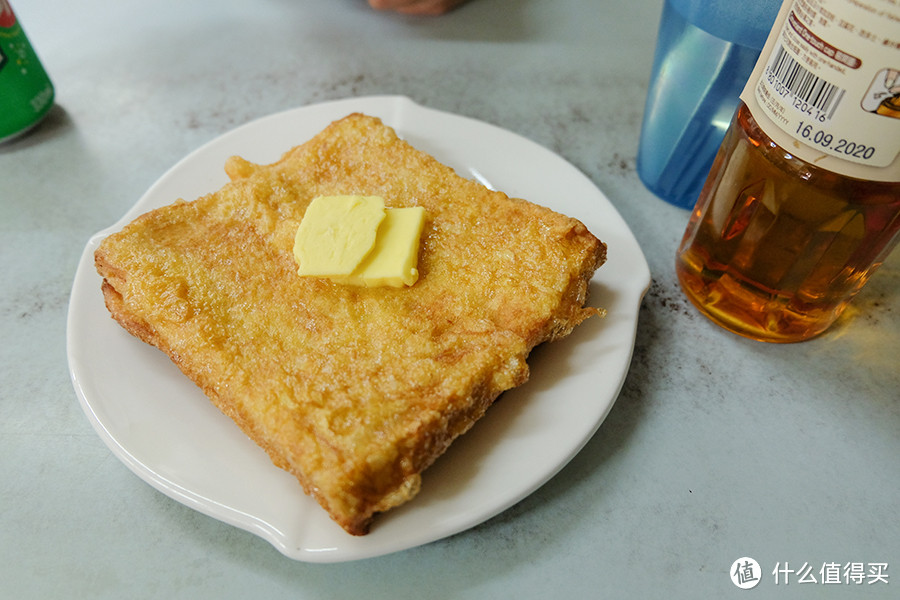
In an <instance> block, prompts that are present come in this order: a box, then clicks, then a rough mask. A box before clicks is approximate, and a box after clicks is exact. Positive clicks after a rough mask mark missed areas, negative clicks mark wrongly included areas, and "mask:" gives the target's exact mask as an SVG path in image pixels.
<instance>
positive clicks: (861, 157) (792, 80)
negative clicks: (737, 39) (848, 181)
mask: <svg viewBox="0 0 900 600" xmlns="http://www.w3.org/2000/svg"><path fill="white" fill-rule="evenodd" d="M741 99H742V100H743V101H744V102H745V103H746V104H747V105H748V107H749V109H750V112H751V114H753V116H754V118H755V119H756V120H757V122H758V123H759V125H760V127H761V128H762V129H763V131H765V132H766V134H767V135H769V137H771V138H772V139H773V140H774V141H775V142H776V143H777V144H778V145H780V146H782V147H784V148H786V149H788V150H789V151H790V152H792V153H794V154H795V155H796V156H797V157H799V158H801V159H803V160H805V161H807V162H810V163H813V164H816V165H818V166H821V167H823V168H826V169H829V170H831V171H835V172H838V173H841V174H844V175H848V176H851V177H859V178H863V179H873V180H884V181H897V180H900V3H898V1H897V0H786V1H785V3H784V4H783V5H782V8H781V12H780V13H779V15H778V19H776V21H775V25H774V27H773V29H772V33H771V34H770V35H769V39H768V41H767V42H766V46H765V48H764V49H763V52H762V55H761V56H760V59H759V61H758V62H757V64H756V69H755V70H754V72H753V75H751V77H750V80H749V81H748V83H747V86H746V87H745V89H744V92H743V94H742V95H741Z"/></svg>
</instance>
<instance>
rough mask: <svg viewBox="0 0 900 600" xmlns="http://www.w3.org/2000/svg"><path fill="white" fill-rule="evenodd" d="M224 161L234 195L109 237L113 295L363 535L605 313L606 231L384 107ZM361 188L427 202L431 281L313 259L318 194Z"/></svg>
mask: <svg viewBox="0 0 900 600" xmlns="http://www.w3.org/2000/svg"><path fill="white" fill-rule="evenodd" d="M225 170H226V172H227V174H228V176H229V178H230V180H231V181H229V182H228V183H227V184H225V185H224V186H223V187H222V188H221V189H219V190H218V191H216V192H213V193H210V194H208V195H206V196H203V197H201V198H198V199H196V200H193V201H190V202H186V201H183V200H177V201H176V202H174V203H173V204H171V205H169V206H165V207H162V208H159V209H156V210H153V211H151V212H148V213H146V214H144V215H142V216H140V217H138V218H137V219H135V220H134V221H133V222H131V223H130V224H128V225H126V226H125V227H124V228H123V229H122V230H121V231H119V232H117V233H114V234H112V235H110V236H109V237H107V238H106V239H105V240H104V241H103V242H102V243H101V245H100V246H99V247H98V249H97V251H96V253H95V262H96V267H97V271H98V272H99V274H100V275H101V276H102V277H103V283H102V290H103V294H104V298H105V302H106V306H107V307H108V309H109V311H110V313H111V315H112V317H113V318H114V319H115V320H116V321H118V322H119V323H120V324H121V325H122V326H123V327H124V328H125V329H126V330H127V331H129V332H130V333H131V334H133V335H135V336H136V337H138V338H140V339H141V340H143V341H145V342H147V343H149V344H152V345H154V346H156V347H157V348H159V349H160V350H162V351H163V352H165V353H166V354H167V355H168V356H169V357H170V358H171V359H172V361H173V362H174V363H175V364H176V365H177V366H178V367H179V369H181V371H182V372H183V373H184V374H185V375H187V376H188V377H189V378H190V379H191V380H193V381H194V383H196V384H197V385H198V386H199V387H200V388H201V389H202V390H203V391H204V392H205V393H206V394H207V396H208V397H209V398H210V399H211V400H212V402H213V403H214V404H215V405H216V406H217V407H218V408H219V409H221V410H222V411H223V412H224V413H225V414H227V415H228V416H229V417H231V418H232V419H233V420H234V421H235V423H236V424H237V425H238V426H239V427H240V428H241V429H242V430H243V431H244V432H245V433H246V434H247V435H248V436H249V437H250V438H251V439H253V440H254V441H255V442H256V443H257V444H259V445H260V446H261V447H262V448H263V449H264V450H265V451H266V452H267V453H268V454H269V456H270V457H271V459H272V461H273V462H274V464H276V465H277V466H279V467H281V468H283V469H285V470H287V471H289V472H290V473H292V474H293V475H294V476H296V478H297V479H298V480H299V482H300V484H301V485H302V487H303V489H304V491H305V492H306V493H307V494H310V495H311V496H313V497H314V498H315V499H316V500H317V501H318V502H319V504H320V505H321V506H322V507H323V508H324V509H325V510H326V511H327V512H328V514H329V515H330V516H331V518H332V519H334V521H336V522H337V523H338V524H339V525H340V526H341V527H343V528H344V529H345V530H346V531H347V532H349V533H351V534H354V535H363V534H365V533H367V532H368V530H369V526H370V523H371V521H372V518H373V516H374V515H375V514H376V513H379V512H383V511H386V510H388V509H390V508H392V507H394V506H397V505H399V504H402V503H404V502H406V501H408V500H410V499H411V498H412V497H414V496H415V494H416V493H417V491H418V489H419V486H420V482H421V473H422V471H424V470H425V469H426V468H427V467H428V466H429V465H430V464H432V462H433V461H434V460H435V459H436V458H438V457H439V456H440V455H441V454H442V453H443V452H444V451H445V450H446V449H447V447H448V446H449V445H450V443H451V442H452V441H453V440H454V439H455V438H457V437H458V436H460V435H461V434H463V433H464V432H465V431H467V430H468V429H469V428H470V427H472V425H473V424H474V423H475V422H476V421H477V420H478V419H479V418H480V417H481V416H482V415H483V414H484V413H485V411H486V410H487V409H488V407H489V406H490V404H491V403H492V402H493V401H494V400H495V399H496V398H497V397H498V396H499V395H500V394H501V393H502V392H503V391H505V390H508V389H510V388H513V387H515V386H518V385H520V384H522V383H523V382H525V381H526V379H527V378H528V374H529V368H528V364H527V362H526V358H527V357H528V355H529V352H530V351H531V349H532V348H533V347H534V346H536V345H537V344H540V343H542V342H545V341H550V340H554V339H558V338H561V337H563V336H565V335H567V334H569V333H570V332H571V331H572V329H573V328H574V327H575V326H576V325H577V324H578V323H580V322H581V321H582V320H584V319H585V318H587V317H589V316H591V315H593V314H597V313H598V312H601V311H599V310H598V309H595V308H590V307H586V306H585V301H586V297H587V291H588V282H589V281H590V279H591V277H592V275H593V273H594V271H595V270H596V269H597V268H598V267H599V266H600V265H601V264H602V263H603V262H604V260H605V256H606V246H605V245H604V244H603V243H602V242H601V241H600V240H598V239H597V238H596V237H595V236H594V235H592V234H591V233H590V232H589V231H588V230H587V228H586V227H585V226H584V225H583V224H582V223H581V222H579V221H577V220H576V219H573V218H569V217H567V216H564V215H561V214H558V213H556V212H553V211H551V210H549V209H547V208H544V207H541V206H538V205H536V204H533V203H530V202H527V201H525V200H521V199H514V198H510V197H508V196H507V195H505V194H503V193H501V192H496V191H491V190H489V189H487V188H486V187H485V186H483V185H481V184H480V183H477V182H473V181H470V180H468V179H465V178H463V177H461V176H459V175H457V174H456V173H455V172H454V171H453V170H452V169H450V168H449V167H447V166H445V165H442V164H441V163H439V162H438V161H437V160H435V159H434V158H432V157H431V156H429V155H427V154H426V153H423V152H421V151H419V150H416V149H415V148H413V147H412V146H411V145H410V144H408V143H407V142H405V141H403V140H402V139H400V138H399V137H398V136H397V134H396V133H395V132H394V131H393V130H392V129H391V128H390V127H387V126H386V125H384V124H383V123H382V122H381V121H380V120H379V119H377V118H374V117H370V116H366V115H362V114H352V115H349V116H348V117H346V118H343V119H341V120H338V121H335V122H334V123H332V124H330V125H329V126H328V127H326V128H325V129H324V130H323V131H322V132H321V133H319V134H318V135H316V136H315V137H314V138H312V139H311V140H309V141H308V142H306V143H304V144H302V145H300V146H297V147H295V148H293V149H291V150H289V151H288V152H286V153H285V154H284V155H283V156H282V157H281V159H280V160H278V161H277V162H275V163H273V164H269V165H256V164H253V163H250V162H248V161H247V160H245V159H242V158H239V157H232V158H231V159H229V160H228V161H227V164H226V165H225ZM346 194H359V195H378V196H381V197H383V198H384V200H385V204H386V205H387V206H389V207H405V206H422V207H424V208H425V210H426V214H427V218H426V223H425V228H424V231H423V234H422V240H421V246H420V250H419V263H418V268H419V280H418V282H416V283H415V285H413V286H411V287H408V288H399V289H398V288H389V287H377V288H365V287H355V286H350V285H341V284H338V283H333V282H331V281H328V280H327V279H317V278H305V277H299V276H298V275H297V265H296V263H295V261H294V257H293V253H292V244H293V240H294V234H295V232H296V230H297V227H298V225H299V223H300V220H301V219H302V217H303V214H304V211H305V208H306V206H307V205H308V203H309V202H310V201H311V200H312V199H313V198H314V197H316V196H321V195H346Z"/></svg>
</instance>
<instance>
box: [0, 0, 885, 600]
mask: <svg viewBox="0 0 900 600" xmlns="http://www.w3.org/2000/svg"><path fill="white" fill-rule="evenodd" d="M13 4H14V8H15V10H16V12H17V14H18V16H19V19H20V20H21V22H22V23H23V25H24V27H25V29H26V31H27V32H28V34H29V37H30V39H31V42H32V43H33V45H34V46H35V47H36V49H37V51H38V53H39V55H40V56H41V58H42V60H43V62H44V64H45V66H46V67H47V69H48V71H49V72H50V75H51V77H52V79H53V81H54V83H55V85H56V90H57V104H56V106H55V108H54V109H53V111H52V113H51V114H50V116H49V118H48V119H47V120H46V121H45V122H44V123H43V124H42V125H41V126H40V127H39V128H38V129H37V130H35V131H34V132H33V133H32V134H31V135H28V136H27V137H24V138H22V139H20V140H18V141H15V142H13V143H9V144H6V145H4V146H0V240H2V241H0V248H2V256H3V265H4V266H3V286H2V290H0V323H2V344H0V384H2V385H0V409H2V415H3V416H2V424H0V477H2V482H3V484H2V488H0V595H2V596H3V597H9V598H41V599H44V598H182V597H183V598H206V597H210V598H212V597H216V598H244V597H254V598H282V597H283V598H351V597H356V598H372V599H375V598H392V599H396V598H548V597H554V598H556V597H559V598H562V597H569V598H587V597H608V598H666V599H676V598H692V599H693V598H724V597H730V594H738V593H740V594H746V595H748V597H750V596H753V595H754V594H755V596H756V597H766V598H784V599H794V598H841V599H855V598H889V597H894V598H895V597H897V595H896V590H897V588H898V586H900V518H898V511H897V506H898V498H900V460H898V459H900V369H898V367H900V318H898V314H900V257H898V256H897V254H898V253H895V254H894V255H893V256H892V257H891V258H889V259H888V261H887V263H886V264H885V265H884V267H883V268H882V269H881V270H880V271H879V272H878V273H877V274H876V275H875V276H874V278H873V279H872V281H871V282H870V284H869V286H868V287H867V288H866V289H865V290H864V291H863V293H862V294H861V295H860V296H859V298H858V299H857V301H856V302H855V304H854V305H853V306H852V307H851V310H849V312H848V314H847V315H846V317H845V318H842V320H841V321H840V322H839V323H838V324H837V326H835V327H834V329H833V330H832V331H831V332H829V333H828V334H826V335H824V336H823V337H821V338H819V339H816V340H813V341H810V342H806V343H803V344H795V345H765V344H760V343H756V342H752V341H749V340H745V339H743V338H739V337H737V336H734V335H732V334H729V333H727V332H725V331H723V330H721V329H719V328H717V327H716V326H714V325H712V324H711V323H709V322H708V321H706V320H705V319H704V318H703V317H701V316H699V315H698V313H696V312H695V311H694V309H693V308H692V307H691V306H689V304H688V303H687V301H686V300H685V299H684V297H683V296H682V294H681V292H680V291H679V288H678V285H677V282H676V279H675V275H674V268H673V261H674V252H675V248H676V245H677V243H678V241H679V239H680V237H681V234H682V232H683V230H684V227H685V224H686V220H687V212H686V211H684V210H680V209H677V208H673V207H671V206H668V205H667V204H665V203H663V202H662V201H660V200H659V199H657V198H656V197H654V196H653V195H652V194H650V193H649V192H648V191H646V190H645V188H644V187H643V186H642V185H641V183H640V181H639V180H638V178H637V175H636V173H635V168H634V162H635V154H636V148H637V138H638V133H639V130H640V122H641V115H642V111H643V102H644V94H645V92H646V87H647V79H648V76H649V71H650V64H651V60H652V54H653V48H654V39H655V35H656V26H657V22H658V18H659V12H660V9H661V1H660V0H629V1H628V2H626V1H625V0H610V1H608V2H596V1H594V0H552V1H549V0H543V1H542V0H473V2H472V3H471V4H469V5H467V6H466V7H464V8H462V9H460V10H458V11H456V12H454V13H452V14H450V15H447V16H444V17H440V18H428V19H426V18H409V17H401V16H397V15H390V14H382V13H377V12H374V11H372V10H370V9H369V8H368V7H367V5H366V4H365V3H364V2H363V0H258V1H255V2H250V1H240V0H222V1H220V2H215V3H201V2H175V1H171V0H162V1H158V2H138V1H136V0H120V1H117V2H105V1H103V2H101V1H100V0H83V1H81V2H63V1H61V0H44V1H42V2H36V1H28V0H14V2H13ZM374 94H391V95H403V96H408V97H409V98H411V99H412V100H414V101H415V102H417V103H419V104H422V105H424V106H427V107H431V108H436V109H440V110H444V111H449V112H452V113H457V114H460V115H465V116H468V117H473V118H476V119H479V120H483V121H486V122H488V123H491V124H494V125H497V126H500V127H503V128H505V129H508V130H511V131H513V132H516V133H518V134H521V135H523V136H525V137H527V138H530V139H531V140H534V141H535V142H537V143H539V144H541V145H543V146H545V147H546V148H549V149H550V150H552V151H554V152H556V153H558V154H559V155H561V156H562V157H564V158H565V159H567V160H568V161H570V162H571V163H572V164H573V165H575V166H576V167H577V168H578V169H580V170H581V171H582V172H584V173H585V174H586V175H587V176H588V177H589V178H590V179H591V180H592V181H593V182H594V183H595V184H596V185H597V187H599V188H600V189H601V190H602V191H603V192H604V193H605V194H606V195H607V196H608V198H609V199H610V201H611V202H612V204H613V205H614V206H615V207H616V209H617V210H618V211H619V212H620V213H621V215H622V216H623V217H624V219H625V220H626V221H627V222H628V224H629V226H630V227H631V229H632V230H633V232H634V234H635V236H636V237H637V239H638V241H639V243H640V245H641V247H642V248H643V250H644V253H645V254H646V257H647V260H648V262H649V264H650V268H651V272H652V276H653V283H652V285H651V287H650V289H649V292H648V294H647V296H646V297H645V299H644V302H643V305H642V308H641V311H640V320H639V324H638V327H637V339H636V344H635V349H634V355H633V360H632V364H631V369H630V372H629V375H628V377H627V379H626V381H625V383H624V386H623V388H622V390H621V393H620V395H619V397H618V400H617V402H616V404H615V405H614V407H613V409H612V411H611V413H610V414H609V416H608V418H607V419H606V421H605V422H604V423H603V425H602V426H601V427H600V429H599V431H598V432H597V433H596V435H595V436H594V437H593V438H592V439H591V440H590V441H589V442H588V443H587V445H586V446H585V447H584V449H583V450H582V451H581V452H580V453H579V454H578V455H577V456H576V457H575V458H574V459H573V460H572V461H571V462H570V463H569V464H568V466H566V467H565V468H564V469H563V470H562V471H561V472H560V473H559V474H558V475H556V476H555V477H554V478H552V479H551V480H550V481H549V482H548V483H547V484H545V485H544V486H542V487H541V488H540V489H538V490H537V491H536V492H535V493H534V494H532V495H530V496H529V497H527V498H526V499H524V500H523V501H521V502H519V503H518V504H516V505H515V506H513V507H512V508H510V509H509V510H506V511H505V512H503V513H501V514H500V515H499V516H496V517H494V518H492V519H490V520H488V521H487V522H485V523H483V524H481V525H479V526H477V527H475V528H473V529H471V530H468V531H465V532H463V533H460V534H457V535H454V536H452V537H450V538H447V539H443V540H440V541H437V542H434V543H431V544H427V545H424V546H420V547H417V548H413V549H410V550H406V551H402V552H398V553H395V554H390V555H387V556H382V557H377V558H371V559H365V560H360V561H354V562H349V563H339V564H310V563H305V562H297V561H294V560H291V559H288V558H286V557H285V556H283V555H282V554H280V553H279V552H278V551H277V550H275V549H274V548H273V547H272V546H271V545H270V544H268V543H267V542H265V541H263V540H262V539H260V538H258V537H256V536H255V535H253V534H251V533H247V532H245V531H243V530H241V529H238V528H235V527H232V526H230V525H227V524H224V523H222V522H219V521H217V520H215V519H213V518H210V517H208V516H205V515H203V514H201V513H199V512H196V511H194V510H193V509H191V508H188V507H186V506H184V505H182V504H180V503H178V502H176V501H174V500H172V499H170V498H169V497H167V496H165V495H164V494H161V493H160V492H158V491H156V490H155V489H153V488H152V487H151V486H149V485H147V484H146V483H144V482H143V481H142V480H141V479H139V478H138V477H137V476H135V475H134V474H133V473H132V472H131V471H130V470H129V469H128V468H126V467H125V466H124V465H123V464H122V463H121V462H120V461H119V460H117V459H116V458H115V457H114V456H113V455H112V453H111V452H110V451H109V450H108V449H107V447H106V446H105V445H104V443H103V442H102V441H101V439H100V438H99V437H98V436H97V434H96V433H95V432H94V430H93V429H92V427H91V425H90V423H89V421H88V419H87V418H86V417H85V415H84V414H83V412H82V410H81V408H80V406H79V403H78V400H77V398H76V395H75V392H74V391H73V385H72V383H71V382H70V379H69V373H68V366H67V357H66V342H65V339H66V315H67V306H68V301H69V293H70V291H71V286H72V280H73V276H74V272H75V266H76V264H77V261H78V259H79V256H80V254H81V251H82V249H83V248H84V245H85V243H86V242H87V240H88V238H89V237H90V236H91V235H92V234H93V233H95V232H96V231H98V230H100V229H103V228H105V227H107V226H109V225H111V224H112V223H114V222H115V221H117V220H118V219H119V218H120V217H121V216H122V215H123V214H124V213H125V211H126V210H127V209H129V208H130V207H131V206H132V205H133V204H134V203H135V202H136V201H137V199H138V198H140V197H141V195H142V194H143V193H144V192H145V191H146V190H147V188H148V187H149V186H150V185H151V184H152V183H153V182H154V181H155V180H156V179H157V178H158V177H159V176H160V175H161V174H163V173H164V172H165V171H166V170H167V169H168V168H169V167H171V166H172V165H173V164H175V163H176V162H177V161H178V160H179V159H181V158H182V157H183V156H185V155H186V154H188V153H189V152H191V151H192V150H194V149H195V148H197V147H198V146H200V145H202V144H204V143H205V142H207V141H209V140H211V139H213V138H215V137H216V136H218V135H220V134H222V133H224V132H226V131H228V130H230V129H232V128H234V127H236V126H238V125H240V124H243V123H245V122H247V121H250V120H252V119H255V118H257V117H261V116H263V115H267V114H270V113H274V112H277V111H281V110H285V109H289V108H294V107H299V106H304V105H309V104H313V103H318V102H323V101H328V100H334V99H340V98H347V97H355V96H365V95H374ZM299 141H302V140H298V142H299ZM473 143H477V141H473ZM741 557H752V558H754V559H755V560H757V561H758V562H759V564H760V565H761V567H762V570H763V576H762V582H761V584H760V585H759V586H758V587H757V588H755V589H754V590H751V591H741V590H739V589H738V588H737V587H735V586H734V584H733V583H732V581H731V579H730V577H729V569H730V567H731V565H732V563H733V561H735V560H736V559H738V558H741ZM837 564H839V565H841V567H842V568H843V566H845V565H850V566H851V567H853V565H856V566H859V567H862V568H863V569H864V570H865V572H866V573H867V575H868V574H869V573H870V570H871V569H874V568H880V569H883V571H882V573H883V574H884V578H886V579H887V582H884V581H878V580H877V579H875V578H870V579H869V580H868V581H863V582H862V583H859V584H856V583H854V582H853V581H852V579H851V580H848V581H846V582H845V581H844V580H843V578H842V579H841V581H840V583H825V582H823V580H824V579H825V577H823V573H827V572H828V568H830V567H829V565H837ZM879 564H886V565H887V567H876V565H879ZM785 567H787V568H788V569H790V570H792V571H795V573H794V574H790V575H789V584H788V585H784V576H785V575H784V573H782V574H781V575H780V578H779V579H778V581H777V583H776V577H775V575H774V574H773V571H775V570H776V569H784V568H785ZM823 568H825V570H824V571H823ZM803 571H808V573H807V575H809V576H814V577H815V578H816V580H817V581H818V583H804V582H802V581H801V573H802V572H803ZM892 591H893V593H891V592H892Z"/></svg>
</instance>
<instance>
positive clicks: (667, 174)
mask: <svg viewBox="0 0 900 600" xmlns="http://www.w3.org/2000/svg"><path fill="white" fill-rule="evenodd" d="M780 6H781V0H665V4H664V6H663V12H662V20H661V21H660V25H659V36H658V38H657V45H656V55H655V56H654V59H653V71H652V74H651V76H650V88H649V90H648V93H647V104H646V106H645V109H644V123H643V126H642V127H641V140H640V145H639V147H638V157H637V170H638V175H639V176H640V178H641V181H643V182H644V185H646V186H647V188H648V189H649V190H650V191H651V192H653V193H654V194H656V195H657V196H659V197H660V198H662V199H663V200H666V201H667V202H670V203H672V204H674V205H676V206H680V207H683V208H691V207H693V206H694V203H695V202H696V200H697V196H699V195H700V190H701V188H702V187H703V183H704V182H705V181H706V176H707V175H708V174H709V169H710V167H711V166H712V163H713V159H714V158H715V157H716V152H717V151H718V149H719V146H720V145H721V143H722V139H723V138H724V136H725V130H726V129H727V128H728V124H729V123H730V122H731V117H732V116H733V115H734V111H735V109H736V108H737V105H738V101H739V99H740V93H741V90H742V89H743V88H744V85H745V84H746V83H747V79H748V78H749V77H750V72H751V71H752V70H753V67H754V65H755V64H756V60H757V58H759V54H760V51H761V50H762V47H763V45H764V44H765V42H766V38H767V37H768V35H769V31H770V30H771V28H772V24H773V23H774V21H775V17H776V15H777V14H778V9H779V8H780Z"/></svg>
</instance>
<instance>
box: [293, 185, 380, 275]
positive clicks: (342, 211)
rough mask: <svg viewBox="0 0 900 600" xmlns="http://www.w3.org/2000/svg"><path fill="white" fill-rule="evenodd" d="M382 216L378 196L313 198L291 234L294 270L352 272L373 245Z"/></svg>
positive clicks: (313, 272) (327, 272) (324, 272)
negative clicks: (294, 262) (295, 268)
mask: <svg viewBox="0 0 900 600" xmlns="http://www.w3.org/2000/svg"><path fill="white" fill-rule="evenodd" d="M384 217H385V211H384V200H382V199H381V198H380V197H378V196H319V197H317V198H313V200H312V202H310V204H309V206H308V207H307V208H306V213H305V214H304V215H303V220H302V221H301V222H300V227H298V228H297V235H296V236H295V237H294V259H295V260H296V261H297V264H298V265H299V267H300V268H299V269H298V271H297V272H298V273H299V274H300V275H308V276H314V277H331V276H336V275H347V274H349V273H352V272H353V270H354V269H355V268H356V267H357V266H358V265H359V263H360V262H361V261H362V259H363V258H365V257H366V256H367V255H368V254H369V253H370V252H371V251H372V248H374V247H375V237H376V234H377V231H378V226H379V225H380V224H381V222H382V221H383V220H384Z"/></svg>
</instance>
